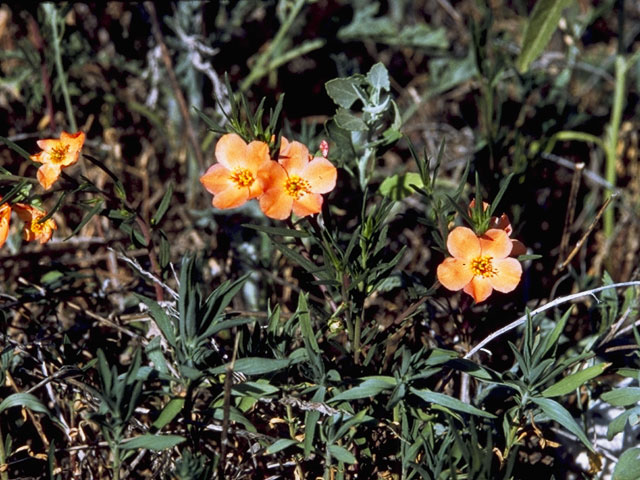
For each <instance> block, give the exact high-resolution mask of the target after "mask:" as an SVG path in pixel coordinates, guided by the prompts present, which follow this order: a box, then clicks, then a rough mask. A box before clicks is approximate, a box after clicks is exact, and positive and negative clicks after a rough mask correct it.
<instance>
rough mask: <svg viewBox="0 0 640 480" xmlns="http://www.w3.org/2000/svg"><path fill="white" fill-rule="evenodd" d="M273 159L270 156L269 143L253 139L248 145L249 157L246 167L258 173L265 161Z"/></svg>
mask: <svg viewBox="0 0 640 480" xmlns="http://www.w3.org/2000/svg"><path fill="white" fill-rule="evenodd" d="M269 161H271V157H269V145H267V144H266V143H264V142H258V141H253V142H251V143H250V144H249V145H248V146H247V158H245V161H244V168H247V169H249V170H250V171H251V172H252V173H256V172H257V171H258V170H259V169H260V167H262V166H263V165H264V164H265V163H267V162H269Z"/></svg>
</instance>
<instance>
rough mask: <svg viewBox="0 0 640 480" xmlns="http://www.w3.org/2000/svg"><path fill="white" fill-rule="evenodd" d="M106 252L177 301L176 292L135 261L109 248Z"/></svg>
mask: <svg viewBox="0 0 640 480" xmlns="http://www.w3.org/2000/svg"><path fill="white" fill-rule="evenodd" d="M107 250H109V251H111V252H114V253H115V254H116V256H117V257H118V258H119V259H120V260H122V261H124V262H125V263H128V264H129V265H131V266H132V267H133V269H134V270H136V271H137V272H138V273H140V275H142V276H143V277H147V278H148V279H149V280H151V281H152V282H153V283H157V284H158V285H160V286H161V287H162V288H164V289H165V290H166V291H167V293H169V295H171V296H172V297H173V299H174V300H178V294H177V293H176V291H175V290H174V289H172V288H171V287H170V286H169V285H167V284H166V283H164V282H163V281H162V280H160V279H159V278H158V277H156V276H155V275H154V274H153V273H151V272H149V271H148V270H145V269H144V268H142V266H141V265H140V264H139V263H138V262H137V261H136V260H134V259H132V258H129V257H127V256H126V255H125V254H123V253H120V252H117V251H116V250H114V249H113V248H111V247H107Z"/></svg>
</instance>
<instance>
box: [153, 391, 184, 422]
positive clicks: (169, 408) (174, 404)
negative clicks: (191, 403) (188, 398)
mask: <svg viewBox="0 0 640 480" xmlns="http://www.w3.org/2000/svg"><path fill="white" fill-rule="evenodd" d="M182 407H184V398H181V397H180V398H172V399H171V400H169V403H167V404H166V405H165V406H164V408H163V409H162V412H160V415H159V416H158V418H156V421H155V422H153V427H154V428H157V429H158V430H161V429H163V428H164V427H165V426H167V425H168V424H169V423H171V421H172V420H173V419H174V418H176V417H177V416H178V414H179V413H180V410H182Z"/></svg>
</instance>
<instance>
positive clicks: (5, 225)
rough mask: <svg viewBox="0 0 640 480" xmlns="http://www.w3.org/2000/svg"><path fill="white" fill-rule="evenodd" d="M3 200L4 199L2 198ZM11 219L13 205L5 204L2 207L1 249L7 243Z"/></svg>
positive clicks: (0, 206) (0, 220) (0, 217)
mask: <svg viewBox="0 0 640 480" xmlns="http://www.w3.org/2000/svg"><path fill="white" fill-rule="evenodd" d="M0 200H2V197H0ZM10 219H11V205H9V204H8V203H3V204H2V205H0V247H2V246H3V245H4V242H6V241H7V236H9V220H10Z"/></svg>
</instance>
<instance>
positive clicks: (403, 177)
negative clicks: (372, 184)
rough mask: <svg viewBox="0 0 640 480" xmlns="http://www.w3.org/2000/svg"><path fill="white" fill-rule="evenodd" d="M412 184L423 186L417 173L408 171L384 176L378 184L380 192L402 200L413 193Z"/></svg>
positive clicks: (418, 186)
mask: <svg viewBox="0 0 640 480" xmlns="http://www.w3.org/2000/svg"><path fill="white" fill-rule="evenodd" d="M412 186H415V187H417V188H422V187H424V183H422V179H421V178H420V174H419V173H414V172H409V173H402V174H397V175H392V176H391V177H388V178H385V179H384V181H383V182H382V183H381V184H380V193H381V194H382V195H384V196H385V197H390V198H392V199H393V200H402V199H403V198H405V197H408V196H409V195H412V194H414V193H415V190H414V189H413V188H412Z"/></svg>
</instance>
